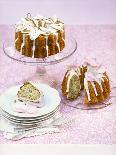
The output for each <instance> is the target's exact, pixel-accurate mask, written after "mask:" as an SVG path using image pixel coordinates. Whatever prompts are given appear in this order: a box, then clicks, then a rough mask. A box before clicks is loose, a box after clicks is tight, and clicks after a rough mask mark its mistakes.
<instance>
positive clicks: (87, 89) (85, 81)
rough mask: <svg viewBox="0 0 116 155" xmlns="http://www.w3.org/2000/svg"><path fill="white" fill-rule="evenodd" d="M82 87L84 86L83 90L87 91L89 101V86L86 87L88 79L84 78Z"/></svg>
mask: <svg viewBox="0 0 116 155" xmlns="http://www.w3.org/2000/svg"><path fill="white" fill-rule="evenodd" d="M84 87H85V90H86V92H87V98H88V100H89V101H90V100H91V98H90V93H89V88H88V81H87V80H86V79H84Z"/></svg>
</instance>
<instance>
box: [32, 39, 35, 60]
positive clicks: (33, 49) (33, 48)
mask: <svg viewBox="0 0 116 155" xmlns="http://www.w3.org/2000/svg"><path fill="white" fill-rule="evenodd" d="M32 51H33V55H32V58H34V52H35V40H33V47H32Z"/></svg>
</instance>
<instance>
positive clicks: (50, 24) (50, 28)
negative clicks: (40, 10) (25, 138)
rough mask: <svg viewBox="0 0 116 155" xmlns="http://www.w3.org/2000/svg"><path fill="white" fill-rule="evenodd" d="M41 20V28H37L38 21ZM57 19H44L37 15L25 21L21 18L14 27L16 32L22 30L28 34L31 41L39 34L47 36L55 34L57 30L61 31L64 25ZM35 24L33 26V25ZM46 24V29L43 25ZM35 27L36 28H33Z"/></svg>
mask: <svg viewBox="0 0 116 155" xmlns="http://www.w3.org/2000/svg"><path fill="white" fill-rule="evenodd" d="M39 20H41V22H42V26H41V27H38V21H39ZM56 21H58V18H57V17H53V18H46V17H44V16H40V15H37V16H36V17H34V18H31V19H29V18H28V19H27V18H22V19H21V21H20V22H18V23H17V24H16V26H15V29H16V32H18V31H21V32H23V31H24V30H25V31H27V32H29V35H30V38H31V40H35V39H36V38H37V37H38V36H39V35H40V34H44V35H49V34H51V33H53V34H56V33H58V32H57V31H58V30H62V31H63V27H64V24H63V23H61V22H59V23H56ZM34 23H35V24H34ZM45 23H46V28H45V27H44V24H45ZM35 25H36V26H35Z"/></svg>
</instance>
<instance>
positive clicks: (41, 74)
mask: <svg viewBox="0 0 116 155" xmlns="http://www.w3.org/2000/svg"><path fill="white" fill-rule="evenodd" d="M27 80H29V81H33V82H40V83H45V84H48V85H49V86H51V87H53V88H57V86H58V80H57V78H56V77H54V76H51V75H49V74H48V73H47V71H46V67H45V66H44V65H41V66H39V65H37V67H36V72H35V73H34V74H33V75H32V76H31V77H28V79H27ZM27 80H25V81H27Z"/></svg>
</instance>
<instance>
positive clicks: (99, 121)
mask: <svg viewBox="0 0 116 155" xmlns="http://www.w3.org/2000/svg"><path fill="white" fill-rule="evenodd" d="M68 30H69V32H70V35H73V36H75V38H76V40H77V43H78V49H77V51H76V53H75V54H74V55H73V57H71V58H70V59H68V60H67V61H64V62H62V63H59V64H57V65H53V66H49V67H48V68H47V70H48V72H49V73H50V74H54V75H56V76H57V77H58V79H59V81H61V80H62V77H63V74H64V72H65V70H66V67H67V66H68V65H70V64H72V63H74V64H76V63H77V62H79V61H80V60H82V59H83V57H86V56H96V57H97V58H99V59H101V60H103V61H104V66H105V67H106V69H107V71H108V73H109V75H110V77H111V79H113V80H115V77H116V25H112V26H68ZM11 33H12V32H11V29H10V27H8V26H0V38H1V39H0V93H2V92H3V91H4V90H6V88H8V87H10V86H12V85H14V84H17V83H18V82H20V81H22V80H24V79H26V78H28V77H29V76H30V75H32V74H33V73H34V72H35V67H34V66H28V65H24V64H20V63H17V62H15V61H13V60H11V59H9V58H8V57H6V56H5V55H4V53H3V49H2V44H3V42H4V41H5V39H6V38H9V37H10V34H11ZM56 67H57V70H56V69H55V68H56ZM60 68H62V69H60ZM63 114H67V115H68V116H71V117H73V118H74V117H75V120H74V121H73V122H72V123H71V124H69V125H65V126H64V127H63V128H62V130H61V132H60V133H55V134H46V135H42V136H36V137H32V138H24V139H22V140H19V141H11V140H6V139H4V137H3V136H2V133H0V143H13V144H16V143H18V144H33V143H36V144H38V143H44V144H46V143H47V144H49V143H52V144H56V143H57V144H58V143H77V144H116V100H115V98H114V100H113V103H112V105H110V106H108V107H107V108H104V109H100V110H93V111H86V110H76V109H71V108H64V110H63Z"/></svg>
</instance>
